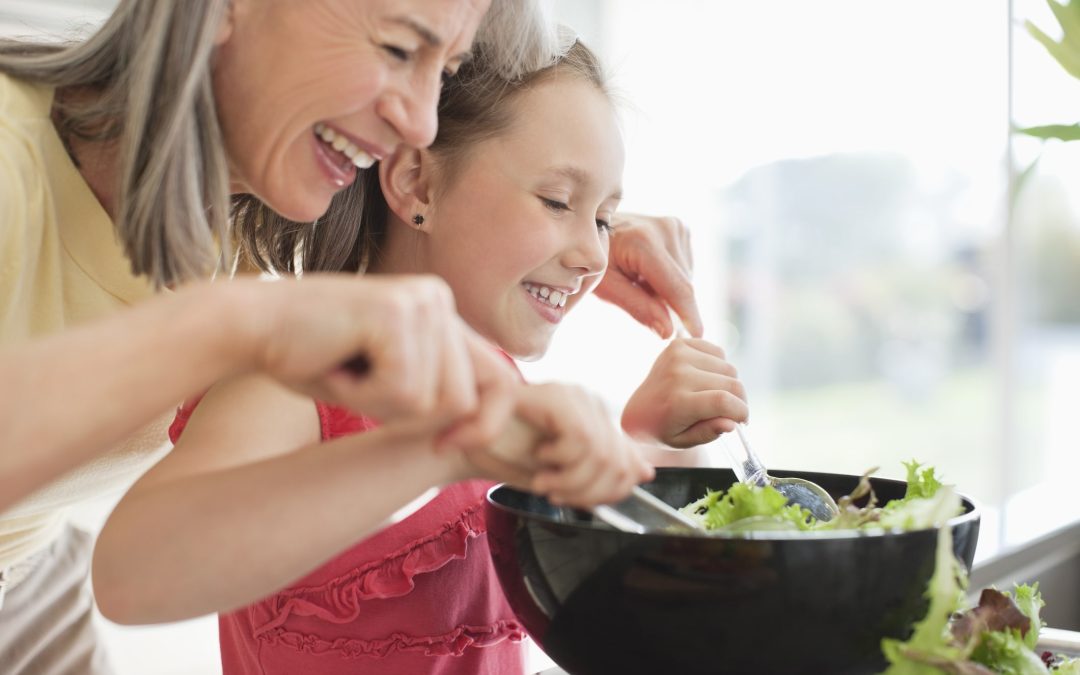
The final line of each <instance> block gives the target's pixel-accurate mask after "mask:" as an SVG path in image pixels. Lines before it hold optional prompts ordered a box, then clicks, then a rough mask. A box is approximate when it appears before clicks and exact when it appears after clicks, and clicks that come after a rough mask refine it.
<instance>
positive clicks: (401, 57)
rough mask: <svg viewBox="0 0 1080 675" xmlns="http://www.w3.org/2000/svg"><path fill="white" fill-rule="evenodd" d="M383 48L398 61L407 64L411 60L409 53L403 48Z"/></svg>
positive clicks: (390, 46)
mask: <svg viewBox="0 0 1080 675" xmlns="http://www.w3.org/2000/svg"><path fill="white" fill-rule="evenodd" d="M382 48H383V49H384V50H385V51H386V53H387V54H389V55H390V56H392V57H394V58H395V59H397V60H398V61H401V62H406V61H408V60H409V56H410V55H409V52H407V51H405V50H404V49H402V48H401V47H395V46H394V45H383V46H382Z"/></svg>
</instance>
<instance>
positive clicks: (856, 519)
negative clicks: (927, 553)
mask: <svg viewBox="0 0 1080 675" xmlns="http://www.w3.org/2000/svg"><path fill="white" fill-rule="evenodd" d="M904 466H905V467H906V468H907V491H906V492H905V494H904V497H903V499H894V500H892V501H890V502H888V503H887V504H885V505H884V506H881V507H879V506H878V505H877V496H876V495H875V494H874V489H873V487H872V486H871V485H870V478H869V476H870V474H871V473H873V472H874V471H876V469H871V470H870V471H868V472H866V473H865V474H863V476H862V478H861V479H860V480H859V484H858V486H857V487H856V488H855V490H854V491H853V492H852V493H851V494H850V495H847V496H846V497H841V498H840V499H839V500H838V502H837V506H839V507H840V512H839V514H838V515H837V516H836V517H835V518H833V519H832V520H830V521H827V522H825V521H818V520H816V519H814V517H813V516H812V515H810V512H809V511H807V510H806V509H804V508H802V507H799V506H797V505H794V504H788V502H787V498H785V497H784V496H783V495H782V494H780V493H779V492H777V491H776V490H775V489H773V488H771V487H757V486H754V485H746V484H745V483H736V484H735V485H732V486H731V487H730V488H729V489H728V490H727V492H723V491H712V490H710V491H709V492H708V493H706V495H705V496H704V497H702V498H701V499H699V500H697V501H696V502H693V503H691V504H688V505H687V506H684V507H683V509H682V511H683V512H684V513H686V514H687V515H689V516H691V517H693V518H697V519H698V520H700V521H701V523H702V524H704V526H705V529H707V530H716V531H723V532H733V531H740V532H741V531H753V530H792V531H795V530H803V531H828V530H853V529H885V530H891V529H903V530H917V529H924V528H932V527H935V526H937V525H940V524H941V523H944V522H945V521H947V520H948V519H949V518H952V517H953V516H956V515H959V514H960V513H962V512H963V505H962V504H961V502H960V495H958V494H957V493H956V490H955V489H954V488H953V487H952V486H950V485H942V483H941V481H940V480H939V479H938V477H937V475H936V473H935V471H934V469H933V467H926V468H923V467H922V465H921V464H919V463H918V462H915V461H911V462H905V463H904ZM863 500H865V504H864V505H863V506H856V503H858V502H863Z"/></svg>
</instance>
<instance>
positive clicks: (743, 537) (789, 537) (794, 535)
mask: <svg viewBox="0 0 1080 675" xmlns="http://www.w3.org/2000/svg"><path fill="white" fill-rule="evenodd" d="M664 469H668V470H669V471H672V472H674V471H687V470H691V469H705V470H708V471H712V470H726V471H731V468H730V467H658V468H657V471H658V472H660V471H663V470H664ZM769 474H770V475H772V474H773V470H770V471H769ZM812 474H816V475H827V476H833V477H842V478H854V479H858V478H861V477H862V474H846V473H827V472H821V471H791V470H786V469H776V470H775V475H777V476H781V475H784V476H786V475H796V476H805V475H812ZM870 478H871V480H873V481H879V482H887V483H899V484H902V485H907V481H903V480H899V479H896V478H879V477H875V476H871V477H870ZM643 485H646V484H645V483H643ZM946 485H948V484H946ZM950 487H951V485H950ZM499 491H513V492H517V493H520V494H530V493H528V492H527V491H525V490H521V489H518V488H516V487H513V486H512V485H507V484H506V483H499V484H497V485H494V486H492V487H491V488H489V489H488V491H487V492H486V494H485V496H484V497H485V500H486V502H487V504H488V506H489V507H491V508H495V509H498V510H500V511H504V512H507V513H512V514H514V515H516V516H519V517H523V518H527V519H529V520H535V521H541V522H544V523H550V524H552V525H558V526H560V527H566V528H570V529H575V530H584V531H589V532H607V533H611V534H620V535H627V536H633V537H645V538H646V539H652V540H655V539H670V538H672V537H678V538H679V539H689V540H704V541H709V540H716V541H747V540H750V541H821V540H842V539H875V538H879V537H898V536H903V535H916V534H918V533H920V532H937V531H938V530H939V529H941V526H936V527H928V528H921V529H917V530H905V529H901V528H891V529H885V528H880V527H878V528H867V529H865V530H863V529H858V530H826V531H820V532H814V531H807V530H758V531H749V532H703V533H701V534H698V533H692V532H644V533H640V534H639V533H636V532H623V531H621V530H616V529H614V528H612V527H611V526H609V525H607V524H604V523H599V522H598V521H596V520H593V521H590V522H585V521H576V522H569V523H568V522H563V521H559V520H555V519H554V518H550V517H548V516H543V515H540V514H537V513H534V512H532V511H527V510H525V509H519V508H515V507H512V506H507V505H506V504H503V503H501V502H498V501H496V500H495V499H494V497H493V495H494V494H495V493H496V492H499ZM957 495H958V496H959V497H960V500H961V502H962V503H964V504H965V505H967V506H970V509H969V510H967V511H966V512H964V513H961V514H960V515H958V516H953V517H952V518H950V519H949V520H948V521H946V524H948V525H949V527H950V528H955V527H957V526H959V525H964V524H966V523H969V522H973V521H976V522H977V521H979V520H980V519H981V518H982V509H981V507H980V506H979V503H978V502H977V501H975V500H974V499H972V498H971V497H970V496H968V495H966V494H964V493H962V492H959V491H957ZM534 496H535V495H534ZM537 498H538V499H543V497H537Z"/></svg>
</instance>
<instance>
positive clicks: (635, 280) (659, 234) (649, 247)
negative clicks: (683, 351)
mask: <svg viewBox="0 0 1080 675" xmlns="http://www.w3.org/2000/svg"><path fill="white" fill-rule="evenodd" d="M612 227H613V231H612V234H611V246H610V249H609V253H608V258H609V261H608V269H607V273H606V274H605V275H604V278H603V279H602V280H601V281H600V284H599V285H598V286H597V287H596V295H597V297H599V298H601V299H602V300H607V301H608V302H611V303H614V304H616V305H618V306H619V307H622V308H623V309H624V310H626V311H627V312H628V313H629V314H630V316H632V317H634V318H635V319H637V320H638V321H639V322H640V323H642V324H644V325H646V326H648V327H649V328H651V329H652V330H653V331H655V332H656V333H657V334H658V335H659V336H660V337H662V338H667V337H668V336H670V335H671V333H672V330H673V328H674V327H673V326H672V324H671V315H670V310H669V309H668V308H669V307H670V308H671V309H672V310H674V311H675V313H676V314H677V315H678V316H679V317H680V318H681V319H682V322H683V325H685V326H686V329H687V330H688V331H689V332H690V334H691V335H693V336H694V337H701V335H702V332H703V330H704V329H703V327H702V323H701V315H700V313H699V312H698V308H697V302H696V300H695V299H694V287H693V285H692V284H691V283H690V274H691V272H692V271H693V268H694V258H693V255H692V254H691V251H690V230H689V229H688V228H687V227H686V226H685V225H683V223H682V222H681V221H680V220H679V219H678V218H657V217H653V216H642V215H636V214H626V213H622V214H616V216H615V218H614V219H613V221H612Z"/></svg>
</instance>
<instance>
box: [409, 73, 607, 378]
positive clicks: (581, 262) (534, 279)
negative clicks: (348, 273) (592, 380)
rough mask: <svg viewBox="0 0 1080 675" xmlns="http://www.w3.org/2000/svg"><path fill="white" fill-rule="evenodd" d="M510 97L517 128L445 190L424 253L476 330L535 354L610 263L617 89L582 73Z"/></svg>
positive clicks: (479, 148)
mask: <svg viewBox="0 0 1080 675" xmlns="http://www.w3.org/2000/svg"><path fill="white" fill-rule="evenodd" d="M511 105H512V111H513V114H514V122H513V124H512V125H511V127H510V129H509V130H508V131H507V132H506V133H504V134H501V135H500V136H498V137H496V138H494V139H491V140H487V141H484V142H482V143H480V144H478V145H476V146H475V147H473V148H472V149H470V151H469V152H468V154H467V155H466V156H465V158H464V159H462V160H460V162H459V163H458V164H457V165H455V166H453V167H452V168H451V169H450V171H452V173H453V175H452V177H450V178H451V182H450V183H449V184H448V185H447V186H446V187H444V189H443V190H441V191H440V190H438V189H436V190H435V192H434V194H435V195H436V196H435V197H434V201H433V204H432V207H431V211H430V228H429V229H428V236H426V237H423V238H422V241H423V242H424V243H423V244H422V249H423V251H422V255H423V256H424V258H423V259H424V261H425V263H426V264H425V267H426V268H427V269H426V271H428V272H432V273H435V274H438V275H439V276H441V277H443V278H444V279H445V280H446V281H447V282H448V283H449V285H450V287H451V288H452V289H453V291H454V297H455V299H456V302H457V307H458V311H459V312H460V313H461V315H462V317H464V318H465V320H466V321H468V323H469V324H470V325H471V326H472V327H473V328H474V329H476V330H477V331H478V332H480V333H481V334H482V335H484V336H485V337H487V338H488V339H489V340H491V341H492V342H494V343H495V344H497V345H499V346H500V347H501V348H502V349H504V350H506V351H507V352H509V353H510V354H511V355H513V356H515V357H518V358H525V359H528V358H537V357H539V356H541V355H543V353H544V352H545V351H546V350H547V348H548V344H549V343H550V341H551V338H552V336H553V335H554V333H555V330H556V329H557V328H558V326H559V322H560V321H561V320H562V318H563V317H564V316H565V315H566V313H567V312H568V311H570V310H571V309H572V308H573V307H574V306H575V305H576V304H577V303H578V301H579V300H580V299H581V298H582V296H583V295H584V294H585V293H587V292H588V291H589V290H591V289H592V287H593V286H595V284H596V282H597V281H598V280H599V278H600V275H601V274H602V273H603V272H604V269H605V268H606V266H607V250H608V229H607V223H609V222H610V221H611V218H612V216H613V215H614V213H615V209H616V207H617V206H618V202H619V198H620V194H621V185H622V171H623V145H622V138H621V136H620V134H619V130H618V127H617V124H616V120H615V114H614V110H613V108H612V105H611V102H610V100H609V99H608V98H607V95H606V94H604V93H602V92H600V91H598V90H597V88H596V87H595V86H594V85H592V84H590V83H587V82H585V81H584V80H582V79H580V78H579V77H576V76H570V75H566V76H557V77H555V78H551V79H548V80H546V81H544V82H543V83H542V84H540V85H539V86H537V87H534V88H532V89H530V90H528V91H526V92H524V93H522V94H520V95H519V96H518V97H517V98H516V100H515V101H514V102H513V103H512V104H511ZM436 180H438V178H437V179H436Z"/></svg>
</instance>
